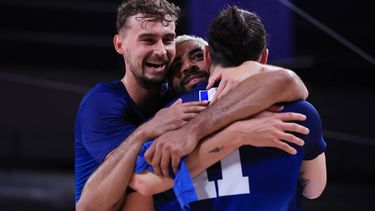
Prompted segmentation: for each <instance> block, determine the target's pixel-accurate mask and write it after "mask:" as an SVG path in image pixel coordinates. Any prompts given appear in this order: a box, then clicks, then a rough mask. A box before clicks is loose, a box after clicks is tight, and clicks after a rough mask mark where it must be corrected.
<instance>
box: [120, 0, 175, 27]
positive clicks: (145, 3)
mask: <svg viewBox="0 0 375 211" xmlns="http://www.w3.org/2000/svg"><path fill="white" fill-rule="evenodd" d="M179 12H180V8H179V7H178V6H176V5H174V4H173V3H170V2H168V1H166V0H128V1H124V2H123V3H122V4H121V5H120V6H119V7H118V8H117V20H116V29H117V32H120V31H121V29H122V28H123V27H124V26H125V27H126V22H127V20H128V17H130V16H133V15H136V14H138V13H142V14H144V15H145V16H144V17H145V18H153V19H159V20H162V21H166V22H177V20H178V18H179ZM166 15H170V16H171V17H172V19H166V18H165V16H166Z"/></svg>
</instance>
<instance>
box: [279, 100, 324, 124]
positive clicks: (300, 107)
mask: <svg viewBox="0 0 375 211" xmlns="http://www.w3.org/2000/svg"><path fill="white" fill-rule="evenodd" d="M283 112H297V113H301V114H304V115H306V117H307V118H306V122H312V123H315V124H316V123H319V125H320V124H321V123H320V122H321V119H320V115H319V112H318V111H317V110H316V108H315V107H314V106H313V105H312V104H311V103H309V102H307V101H305V100H298V101H294V102H292V103H288V104H285V105H284V110H283Z"/></svg>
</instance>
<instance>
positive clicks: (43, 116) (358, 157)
mask: <svg viewBox="0 0 375 211" xmlns="http://www.w3.org/2000/svg"><path fill="white" fill-rule="evenodd" d="M174 2H176V4H177V5H179V6H180V7H181V9H182V14H181V15H182V17H181V19H180V22H179V23H178V26H177V34H183V33H188V32H190V31H191V26H192V24H193V22H192V18H191V17H192V14H194V11H195V10H192V9H191V8H192V6H191V4H190V3H191V2H193V0H191V1H174ZM212 2H215V1H212ZM219 2H220V4H221V3H223V4H222V6H220V7H221V8H223V7H224V5H225V4H224V3H225V2H226V1H219ZM232 2H235V1H230V3H232ZM255 2H260V1H255ZM119 3H120V1H114V0H113V1H108V0H107V1H104V0H91V1H88V0H74V1H73V0H64V1H62V0H60V1H59V0H33V1H27V0H0V96H1V101H0V119H1V120H0V210H24V209H32V210H73V209H74V199H73V198H74V197H73V196H74V175H73V171H74V170H73V166H74V147H73V141H74V119H75V115H76V110H77V108H78V105H79V102H80V99H81V98H82V96H83V94H84V93H85V92H86V91H87V90H88V89H89V88H90V87H92V86H93V85H95V83H97V82H99V81H109V80H116V79H120V78H122V76H123V61H122V58H121V57H120V56H118V55H117V54H116V53H115V51H114V49H113V47H112V37H113V34H114V33H115V9H116V7H117V6H118V4H119ZM271 3H272V4H273V5H276V4H278V7H280V8H281V9H282V10H283V11H284V12H285V11H288V14H289V15H290V16H289V19H288V20H287V22H286V23H285V30H288V33H290V36H291V37H292V38H293V39H287V40H288V43H287V46H289V47H288V48H287V49H286V48H285V52H286V54H283V52H281V53H280V54H278V55H279V56H278V55H276V56H273V57H272V59H271V60H270V61H269V63H271V64H276V65H282V66H285V67H288V68H291V69H293V70H294V71H295V72H296V73H297V74H298V75H299V76H300V77H301V78H302V79H303V81H304V82H305V83H306V85H307V86H308V88H309V90H310V96H309V101H310V102H312V103H313V104H314V105H315V107H316V108H317V109H318V110H319V112H320V114H321V117H322V120H323V126H324V135H325V139H326V141H327V143H328V146H329V148H328V151H327V153H326V154H327V165H328V185H327V188H326V190H325V192H324V193H323V195H322V196H321V197H320V198H319V199H317V200H313V201H307V200H306V201H305V208H306V209H305V210H327V211H328V210H337V211H338V210H340V211H341V210H375V203H374V202H373V199H374V197H375V191H374V188H375V182H374V179H375V170H374V169H375V167H374V166H375V135H374V129H375V127H374V123H373V119H374V117H375V115H374V111H373V110H374V109H375V86H374V85H373V83H372V77H371V76H372V75H374V73H375V68H374V66H375V62H374V58H373V57H374V55H375V44H374V42H373V41H374V35H375V30H374V25H373V20H374V13H373V10H374V9H375V8H374V7H373V6H372V7H371V6H370V1H369V0H363V1H354V0H348V1H338V0H332V1H323V0H315V1H302V0H299V1H294V4H295V5H296V6H298V7H299V8H300V9H301V10H303V11H305V12H306V13H307V14H309V15H311V16H312V17H313V18H314V20H318V21H319V22H321V23H323V24H324V25H325V26H327V27H329V28H330V29H331V30H333V31H334V32H335V33H337V34H339V35H340V36H342V37H343V38H345V39H346V40H348V41H350V43H351V44H352V45H355V46H356V47H358V48H359V49H361V50H362V51H363V52H365V53H367V56H368V57H367V59H366V58H364V57H366V55H365V56H364V55H362V56H361V55H360V54H361V53H358V52H354V51H353V50H351V49H349V48H348V47H347V46H345V45H343V44H342V43H341V42H339V41H338V40H337V38H336V39H335V38H333V37H332V36H330V35H328V34H327V33H325V32H324V31H322V28H318V27H316V26H315V25H313V24H312V23H311V19H310V21H308V20H307V19H306V16H305V17H302V16H300V15H298V14H297V13H295V12H293V11H292V10H290V9H289V8H287V7H286V6H285V5H284V4H282V2H281V1H277V0H275V1H270V0H268V1H263V4H262V5H257V6H256V7H255V8H261V10H267V9H272V8H267V5H272V4H271ZM218 4H219V3H218ZM239 4H240V5H241V2H240V3H239ZM216 6H217V5H216ZM249 9H251V8H249ZM254 10H255V9H254ZM255 12H258V11H257V10H255ZM260 13H262V12H259V13H258V14H259V15H260V16H261V17H262V14H260ZM199 15H203V14H201V13H197V14H195V16H199ZM275 15H277V14H275ZM265 24H266V26H268V27H269V26H271V27H272V26H274V25H272V23H265ZM270 24H271V25H270ZM267 30H268V31H272V33H273V34H271V36H272V39H271V42H270V46H269V47H270V49H271V55H272V49H273V48H274V49H275V48H276V47H280V46H285V43H283V41H284V40H283V39H280V40H278V39H276V38H277V37H278V32H277V31H275V30H273V28H271V29H269V28H268V29H267ZM285 52H284V53H285ZM285 55H287V56H285Z"/></svg>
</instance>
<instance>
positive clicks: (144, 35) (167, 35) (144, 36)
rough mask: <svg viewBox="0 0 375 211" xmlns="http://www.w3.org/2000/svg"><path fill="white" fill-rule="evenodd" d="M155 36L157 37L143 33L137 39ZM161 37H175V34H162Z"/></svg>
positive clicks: (153, 35)
mask: <svg viewBox="0 0 375 211" xmlns="http://www.w3.org/2000/svg"><path fill="white" fill-rule="evenodd" d="M155 36H157V35H155V34H152V33H143V34H140V35H139V36H138V38H140V39H142V38H148V37H155ZM163 37H176V34H175V33H168V34H164V35H163Z"/></svg>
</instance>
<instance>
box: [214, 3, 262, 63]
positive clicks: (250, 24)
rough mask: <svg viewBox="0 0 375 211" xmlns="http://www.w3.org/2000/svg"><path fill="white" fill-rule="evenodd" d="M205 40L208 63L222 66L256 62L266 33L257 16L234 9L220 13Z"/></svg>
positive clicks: (229, 8) (233, 7) (234, 7)
mask: <svg viewBox="0 0 375 211" xmlns="http://www.w3.org/2000/svg"><path fill="white" fill-rule="evenodd" d="M208 37H209V39H208V43H209V46H210V50H211V51H210V53H211V58H212V63H213V64H221V65H223V66H224V67H231V66H238V65H240V64H242V63H243V62H244V61H247V60H253V61H256V60H258V58H259V57H260V54H261V53H262V51H263V50H264V49H265V48H266V32H265V29H264V25H263V24H262V22H261V20H260V19H259V17H258V16H257V15H256V14H254V13H252V12H249V11H246V10H242V9H239V8H238V7H236V6H229V7H228V8H226V9H224V10H223V11H221V12H220V14H219V15H218V16H217V17H216V18H215V20H214V21H213V23H212V24H211V27H210V30H209V35H208Z"/></svg>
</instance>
